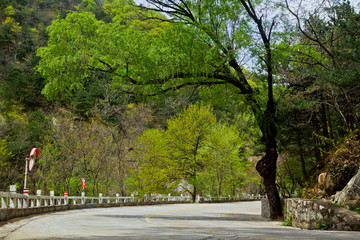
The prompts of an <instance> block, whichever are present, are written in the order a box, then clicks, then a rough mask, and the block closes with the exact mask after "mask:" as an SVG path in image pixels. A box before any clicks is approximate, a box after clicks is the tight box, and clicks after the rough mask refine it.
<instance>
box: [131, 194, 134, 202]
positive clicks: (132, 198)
mask: <svg viewBox="0 0 360 240" xmlns="http://www.w3.org/2000/svg"><path fill="white" fill-rule="evenodd" d="M131 202H134V194H133V193H132V194H131Z"/></svg>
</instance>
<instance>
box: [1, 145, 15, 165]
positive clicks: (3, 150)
mask: <svg viewBox="0 0 360 240" xmlns="http://www.w3.org/2000/svg"><path fill="white" fill-rule="evenodd" d="M12 156H13V154H12V153H11V151H10V150H9V149H8V147H7V144H6V139H1V140H0V167H4V166H5V165H6V162H7V160H8V159H9V158H10V157H12Z"/></svg>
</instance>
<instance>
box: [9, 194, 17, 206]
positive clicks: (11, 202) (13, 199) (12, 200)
mask: <svg viewBox="0 0 360 240" xmlns="http://www.w3.org/2000/svg"><path fill="white" fill-rule="evenodd" d="M9 208H16V197H15V196H13V194H11V193H10V197H9Z"/></svg>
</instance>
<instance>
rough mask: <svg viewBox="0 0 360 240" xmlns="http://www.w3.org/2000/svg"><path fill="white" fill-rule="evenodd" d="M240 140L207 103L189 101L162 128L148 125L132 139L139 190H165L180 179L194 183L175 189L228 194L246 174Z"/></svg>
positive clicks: (194, 192) (236, 132)
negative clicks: (147, 128)
mask: <svg viewBox="0 0 360 240" xmlns="http://www.w3.org/2000/svg"><path fill="white" fill-rule="evenodd" d="M244 144H245V143H244V138H243V137H242V136H241V135H240V134H239V132H238V131H237V130H236V128H235V127H234V126H228V125H226V124H221V123H219V122H217V121H216V117H215V115H214V114H213V112H212V109H211V107H210V106H209V105H205V106H204V105H201V104H194V105H190V106H189V107H188V108H187V109H185V110H184V111H182V112H180V113H179V114H178V115H176V116H174V117H173V118H171V119H169V120H168V122H167V129H166V130H158V129H150V130H147V131H145V132H144V134H143V135H142V136H141V137H140V138H139V139H138V148H137V151H136V152H135V158H136V159H137V160H138V161H139V168H138V169H137V172H136V173H137V175H138V177H139V182H141V185H142V186H143V189H142V191H143V192H144V193H151V192H164V193H165V192H168V191H171V190H173V189H174V188H177V187H178V184H179V183H180V182H183V181H185V182H186V183H190V184H192V185H193V186H194V187H195V188H188V187H187V186H184V189H180V190H183V191H184V192H185V193H190V194H192V195H196V193H200V192H201V194H214V195H221V194H224V193H229V192H230V189H232V188H231V187H232V183H235V182H236V180H239V177H238V176H239V175H244V174H246V167H247V163H246V161H242V160H243V159H242V157H241V154H240V153H239V149H240V147H241V146H243V145H244ZM236 183H238V181H237V182H236ZM194 189H196V190H194Z"/></svg>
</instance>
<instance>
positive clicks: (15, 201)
mask: <svg viewBox="0 0 360 240" xmlns="http://www.w3.org/2000/svg"><path fill="white" fill-rule="evenodd" d="M264 197H265V196H264V195H253V194H252V195H250V194H244V193H243V194H241V195H240V196H239V195H238V196H236V197H231V196H228V197H212V196H207V197H203V196H197V199H196V202H213V201H214V202H216V201H236V200H255V199H261V198H264ZM165 201H168V202H171V201H187V202H190V201H191V197H190V196H183V195H181V196H170V195H168V196H163V195H159V196H152V197H151V198H150V197H147V196H145V197H135V196H131V197H121V196H119V194H116V196H115V197H103V196H102V194H101V193H100V194H99V197H86V196H80V197H78V196H54V195H51V196H41V195H26V194H19V193H12V192H0V202H1V208H2V209H11V208H17V209H19V208H38V207H47V206H61V205H84V204H102V203H127V202H165Z"/></svg>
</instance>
